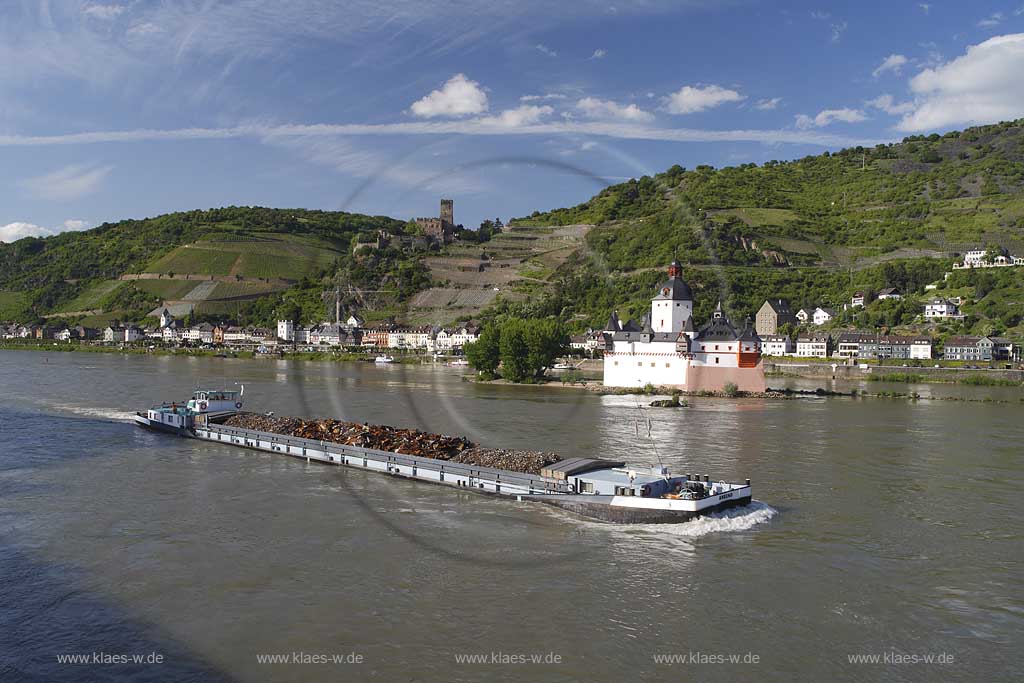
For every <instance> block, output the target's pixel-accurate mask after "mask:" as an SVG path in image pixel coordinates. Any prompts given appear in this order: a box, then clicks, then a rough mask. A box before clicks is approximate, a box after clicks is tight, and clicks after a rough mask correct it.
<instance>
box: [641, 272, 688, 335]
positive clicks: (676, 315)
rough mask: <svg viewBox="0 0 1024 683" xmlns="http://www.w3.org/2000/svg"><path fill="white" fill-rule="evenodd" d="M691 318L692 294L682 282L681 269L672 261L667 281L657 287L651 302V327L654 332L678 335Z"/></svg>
mask: <svg viewBox="0 0 1024 683" xmlns="http://www.w3.org/2000/svg"><path fill="white" fill-rule="evenodd" d="M692 316H693V293H692V292H691V291H690V285H688V284H686V282H685V281H684V280H683V267H682V265H680V263H679V261H675V260H673V261H672V263H671V264H670V265H669V267H668V280H666V281H665V282H663V283H662V284H661V286H660V287H658V294H657V295H656V296H655V297H654V298H653V299H652V300H651V327H652V328H653V329H654V331H655V332H670V333H672V334H676V335H678V334H679V333H680V332H681V331H682V330H683V325H684V324H685V323H686V321H687V320H688V319H689V318H690V317H692Z"/></svg>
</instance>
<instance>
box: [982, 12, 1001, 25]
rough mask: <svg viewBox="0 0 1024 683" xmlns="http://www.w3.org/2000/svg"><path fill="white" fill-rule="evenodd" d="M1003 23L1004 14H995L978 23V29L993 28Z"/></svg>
mask: <svg viewBox="0 0 1024 683" xmlns="http://www.w3.org/2000/svg"><path fill="white" fill-rule="evenodd" d="M1001 23H1003V13H1002V12H994V13H992V14H990V15H988V16H987V17H985V18H984V19H982V20H981V21H979V22H978V28H992V27H994V26H999V24H1001Z"/></svg>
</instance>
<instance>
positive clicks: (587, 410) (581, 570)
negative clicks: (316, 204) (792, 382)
mask: <svg viewBox="0 0 1024 683" xmlns="http://www.w3.org/2000/svg"><path fill="white" fill-rule="evenodd" d="M783 381H785V380H775V381H774V382H770V384H781V383H782V382H783ZM234 382H240V383H244V384H245V398H246V399H247V405H246V407H247V408H248V409H251V410H258V411H268V410H272V411H274V412H276V413H277V414H278V415H289V414H297V415H306V416H314V415H316V416H333V417H342V418H348V419H355V420H363V421H370V422H376V423H386V424H394V425H403V426H417V427H420V428H423V429H426V430H429V431H439V432H445V433H452V434H465V435H467V436H469V437H470V438H471V439H473V440H476V441H479V442H481V443H484V444H487V445H493V446H508V447H517V448H529V449H544V450H553V451H557V452H559V453H561V454H563V455H565V456H576V455H580V456H582V455H589V456H593V455H597V456H603V457H609V458H618V459H624V460H628V461H631V462H635V463H647V464H656V463H658V462H659V461H661V462H664V463H665V464H667V465H669V466H670V467H671V468H672V469H673V470H674V471H676V472H680V473H682V472H697V473H708V474H711V475H712V476H713V477H714V478H715V479H727V480H734V481H735V480H742V479H744V478H748V477H749V478H750V479H752V480H753V485H754V496H755V498H756V499H757V501H759V502H757V503H756V504H755V505H754V506H752V507H751V508H749V509H745V510H741V511H731V512H730V513H729V514H723V515H721V516H719V517H717V518H714V519H706V520H697V521H694V522H690V523H687V524H682V525H671V526H651V527H642V526H625V527H619V526H613V525H606V524H602V523H597V522H588V521H581V520H579V519H577V518H575V517H572V516H571V515H569V514H568V513H564V512H561V511H558V510H554V509H550V508H547V507H545V506H540V505H536V504H529V503H516V502H515V501H511V500H505V499H497V498H492V497H486V496H481V495H476V494H472V493H468V492H460V491H456V490H453V489H449V488H444V487H439V486H432V485H429V484H423V483H416V482H408V481H403V480H399V479H395V478H391V477H386V476H382V475H379V474H373V473H366V472H360V471H355V470H349V469H345V468H336V467H328V466H323V465H316V464H306V463H305V462H303V461H300V460H296V459H289V458H286V457H283V456H279V455H272V454H269V453H257V452H253V451H246V450H242V449H238V448H234V447H229V446H223V445H216V444H210V443H204V442H199V441H192V440H187V439H180V438H177V437H171V436H164V435H159V434H153V433H149V432H145V431H143V430H141V429H138V428H137V427H135V426H133V425H132V424H130V423H129V419H130V414H131V412H132V411H134V410H136V409H143V408H145V407H146V406H148V405H149V404H152V403H155V402H160V401H162V400H171V399H177V400H181V399H184V398H187V396H188V395H189V394H190V393H191V391H192V390H193V388H194V387H195V386H196V385H204V386H209V385H227V384H231V383H234ZM805 386H806V385H805ZM871 388H872V389H873V390H877V389H879V388H881V386H880V385H873V386H872V387H871ZM900 389H901V390H904V391H906V390H907V387H906V385H903V386H902V387H900ZM971 390H972V391H980V392H982V395H988V394H985V392H986V391H987V392H988V393H989V394H992V395H993V396H995V395H997V394H998V395H1000V396H1002V397H1006V396H1016V395H1018V394H1019V390H1013V389H1006V388H991V389H988V388H984V387H976V388H971ZM1013 392H1017V393H1016V394H1015V393H1013ZM649 400H650V399H649V398H647V399H644V398H640V399H637V398H634V397H629V396H599V395H595V394H590V393H585V392H578V391H572V390H564V391H563V390H558V389H552V388H547V389H545V388H519V387H500V386H479V385H474V384H472V383H468V382H464V381H462V379H461V373H460V372H459V371H457V370H454V369H450V368H444V367H431V366H401V365H393V366H386V367H374V366H373V365H371V364H357V363H344V364H332V363H315V362H301V361H296V362H286V361H244V360H243V361H240V360H227V359H217V358H173V357H141V356H120V355H113V354H109V355H108V354H74V353H52V354H48V353H44V352H0V577H2V589H3V598H2V600H0V634H2V637H0V679H2V680H19V681H20V680H39V681H54V680H60V681H64V680H70V681H95V680H114V679H123V678H132V679H134V680H151V681H169V680H170V681H174V680H239V681H264V680H274V681H307V680H308V681H321V680H323V681H336V680H381V681H428V682H435V681H436V682H442V681H444V682H447V681H475V680H535V681H580V680H586V681H588V682H602V681H609V682H612V681H615V682H618V681H626V680H634V679H638V678H646V677H651V678H656V679H665V680H668V679H675V680H697V679H699V680H703V681H736V680H740V681H747V680H749V681H758V682H759V683H763V682H764V681H785V682H787V683H788V682H790V681H873V680H887V681H1006V680H1019V678H1018V677H1019V675H1020V665H1021V652H1022V648H1024V642H1022V633H1024V594H1022V590H1021V589H1022V586H1024V572H1022V560H1024V557H1022V553H1024V542H1022V541H1024V512H1022V510H1021V506H1022V495H1021V491H1024V405H1022V404H1020V403H1017V404H1016V405H1013V404H1006V403H990V404H986V403H978V402H958V401H917V402H911V401H902V400H886V399H847V398H831V399H820V398H807V399H797V400H754V399H741V400H719V399H694V400H693V401H691V405H690V407H688V408H684V409H681V410H674V411H673V410H648V409H647V408H646V406H647V404H648V402H649ZM1014 400H1016V399H1014ZM648 421H649V422H648ZM648 429H649V430H650V434H651V436H650V438H648ZM97 653H98V655H97ZM69 656H77V657H84V658H93V659H92V660H90V661H87V662H85V663H69V662H68V661H67V659H68V657H69ZM97 656H98V657H99V658H101V659H103V658H105V661H100V662H97V661H95V658H96V657H97ZM137 656H142V657H149V659H150V661H140V662H138V663H136V662H134V661H131V660H130V661H127V662H120V661H117V659H116V658H117V657H127V658H132V657H137ZM268 656H280V657H285V658H288V659H289V662H288V663H267V662H266V660H267V658H268ZM861 656H865V657H869V658H870V657H876V658H878V659H879V663H852V662H851V659H852V658H857V657H861ZM157 657H159V661H155V660H156V659H157ZM319 658H326V659H327V660H328V661H326V662H322V661H321V660H320V659H319ZM467 658H477V659H481V658H482V659H485V660H487V663H479V662H475V663H467V662H466V660H467ZM730 658H733V661H730ZM914 658H917V659H916V660H915V659H914ZM928 658H930V659H931V663H927V662H926V661H925V660H926V659H928ZM533 659H537V660H538V661H537V662H536V663H534V662H533V661H531V660H533ZM261 660H262V661H261ZM664 661H675V663H674V664H672V665H669V664H665V663H661V662H664ZM303 662H305V663H303Z"/></svg>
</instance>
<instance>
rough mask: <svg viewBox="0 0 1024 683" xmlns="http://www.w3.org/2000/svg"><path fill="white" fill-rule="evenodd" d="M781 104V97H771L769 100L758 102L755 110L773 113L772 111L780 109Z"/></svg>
mask: <svg viewBox="0 0 1024 683" xmlns="http://www.w3.org/2000/svg"><path fill="white" fill-rule="evenodd" d="M780 102H782V98H781V97H770V98H767V99H763V100H758V101H757V102H756V103H755V104H754V109H760V110H761V111H771V110H772V109H775V108H776V107H778V106H779V103H780Z"/></svg>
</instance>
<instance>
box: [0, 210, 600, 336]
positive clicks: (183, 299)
mask: <svg viewBox="0 0 1024 683" xmlns="http://www.w3.org/2000/svg"><path fill="white" fill-rule="evenodd" d="M585 233H586V228H585V227H579V226H569V227H559V228H521V229H516V230H508V231H505V232H502V231H500V230H498V231H497V232H496V233H495V234H494V235H493V236H491V235H490V234H489V233H486V234H483V235H482V236H483V237H484V239H486V241H485V242H483V243H480V239H481V235H478V233H476V232H472V231H465V230H459V234H460V235H461V236H462V239H459V240H456V241H455V242H454V243H453V244H450V245H439V244H437V243H432V242H429V241H428V240H426V239H424V238H423V237H422V236H420V235H419V234H418V229H417V226H416V225H415V223H411V222H405V221H401V220H397V219H394V218H389V217H386V216H365V215H360V214H351V213H343V212H331V211H308V210H303V209H268V208H261V207H227V208H221V209H210V210H207V211H189V212H180V213H172V214H167V215H163V216H157V217H154V218H147V219H142V220H124V221H120V222H117V223H109V224H103V225H101V226H99V227H97V228H95V229H92V230H88V231H83V232H68V233H63V234H60V235H57V236H53V237H47V238H25V239H22V240H19V241H17V242H14V243H11V244H2V243H0V320H18V321H30V320H38V319H44V318H45V319H48V320H49V321H50V322H51V323H58V322H63V321H68V322H71V321H75V322H80V323H81V324H83V325H85V326H89V327H101V326H104V325H106V324H109V322H110V321H112V320H114V319H117V320H121V321H135V322H139V321H143V320H145V319H146V318H154V317H155V316H156V315H158V313H159V311H160V310H161V309H162V308H163V307H165V306H166V307H167V308H168V309H169V310H170V311H171V313H172V314H173V315H175V316H177V317H186V316H191V317H192V318H195V319H208V320H224V319H229V320H236V321H239V322H242V323H245V324H257V325H269V324H271V323H272V322H273V321H274V320H275V319H276V318H277V317H288V318H292V319H297V320H301V321H303V322H306V323H313V322H319V321H322V320H324V319H325V318H327V317H328V316H329V315H330V314H331V313H332V312H333V310H334V305H333V303H334V292H335V291H337V292H338V293H339V294H340V296H341V300H342V307H343V309H344V310H345V311H346V312H357V313H359V314H360V315H361V316H363V317H364V318H365V319H367V320H369V321H371V322H372V321H376V320H381V319H385V318H393V319H396V320H398V321H401V322H405V323H409V324H416V325H423V324H434V323H442V324H447V323H451V322H455V321H457V320H468V319H470V318H472V317H474V316H476V315H478V314H479V313H480V312H481V311H482V310H483V309H484V308H486V307H487V306H489V305H491V304H493V303H494V302H496V301H501V300H504V301H511V302H515V301H523V300H525V299H527V298H528V297H530V296H531V295H534V294H536V293H538V292H540V291H547V289H548V288H549V287H550V282H549V280H550V279H551V278H552V277H553V276H554V274H555V273H556V271H557V269H558V268H559V266H561V265H562V264H563V263H564V262H565V261H566V260H567V259H568V258H569V257H570V256H572V255H573V254H574V253H575V251H576V249H578V248H579V246H580V245H581V244H582V240H583V236H584V235H585Z"/></svg>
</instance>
